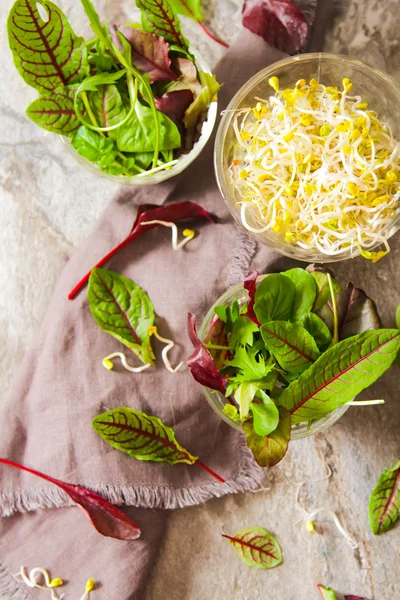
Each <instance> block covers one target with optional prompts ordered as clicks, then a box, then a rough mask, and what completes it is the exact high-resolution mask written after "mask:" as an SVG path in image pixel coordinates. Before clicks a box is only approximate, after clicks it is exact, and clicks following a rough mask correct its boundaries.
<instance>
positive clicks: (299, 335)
mask: <svg viewBox="0 0 400 600" xmlns="http://www.w3.org/2000/svg"><path fill="white" fill-rule="evenodd" d="M261 335H262V338H263V340H264V343H265V345H266V347H267V348H268V350H269V351H270V353H271V354H272V356H273V357H274V358H275V359H276V360H277V361H278V363H279V364H280V366H281V367H282V369H285V371H288V373H300V372H301V371H304V370H305V369H307V368H308V367H310V366H311V365H312V364H313V363H314V362H315V361H316V360H317V358H318V357H319V356H320V351H319V350H318V347H317V344H316V343H315V340H314V338H313V337H312V335H310V334H309V333H308V331H307V330H306V329H304V328H303V327H301V326H300V325H295V324H293V323H288V322H287V321H270V322H269V323H266V324H265V325H263V326H262V327H261Z"/></svg>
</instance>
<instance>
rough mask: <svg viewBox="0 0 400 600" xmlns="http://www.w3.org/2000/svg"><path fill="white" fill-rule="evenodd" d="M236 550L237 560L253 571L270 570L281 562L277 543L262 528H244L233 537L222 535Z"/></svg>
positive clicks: (280, 553) (279, 548)
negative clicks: (252, 568)
mask: <svg viewBox="0 0 400 600" xmlns="http://www.w3.org/2000/svg"><path fill="white" fill-rule="evenodd" d="M222 537H224V538H226V539H227V540H229V543H230V544H231V546H233V548H234V549H235V550H236V552H237V555H238V556H239V558H240V559H241V560H242V561H243V562H244V563H245V564H246V565H248V566H249V567H254V568H255V569H272V568H273V567H277V566H278V565H280V564H281V562H282V550H281V547H280V545H279V543H278V541H277V540H276V539H275V538H274V536H273V535H271V534H270V533H269V532H268V531H267V530H266V529H263V528H262V527H246V528H245V529H241V530H240V531H238V532H237V533H236V534H235V535H234V536H230V535H226V534H224V533H223V534H222Z"/></svg>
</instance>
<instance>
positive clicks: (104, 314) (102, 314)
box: [88, 132, 154, 364]
mask: <svg viewBox="0 0 400 600" xmlns="http://www.w3.org/2000/svg"><path fill="white" fill-rule="evenodd" d="M92 133H93V132H92ZM88 300H89V306H90V310H91V313H92V315H93V318H94V320H95V321H96V323H97V325H98V326H99V327H100V329H103V330H104V331H106V332H107V333H109V334H110V335H112V336H113V337H115V338H116V339H117V340H118V341H120V342H122V344H124V345H125V346H127V347H128V348H129V349H130V350H132V352H133V353H134V354H136V356H137V357H138V358H139V359H140V360H141V361H142V362H143V363H145V364H153V361H154V354H153V350H152V348H151V343H150V334H149V327H151V326H152V325H153V324H154V308H153V304H152V303H151V300H150V298H149V297H148V295H147V294H146V292H144V291H143V290H142V288H141V287H139V286H138V285H137V284H136V283H134V282H133V281H131V280H130V279H128V278H127V277H123V276H122V275H118V273H114V271H109V270H107V269H100V268H94V269H93V270H92V273H91V275H90V279H89V288H88Z"/></svg>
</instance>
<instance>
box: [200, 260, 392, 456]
mask: <svg viewBox="0 0 400 600" xmlns="http://www.w3.org/2000/svg"><path fill="white" fill-rule="evenodd" d="M257 275H258V274H257V273H253V274H251V275H250V276H249V277H248V278H247V279H246V281H245V282H244V286H245V289H247V291H248V294H249V301H248V302H245V303H244V304H242V305H240V304H239V302H238V301H237V300H235V301H234V302H233V303H232V304H231V305H230V306H217V307H215V318H214V319H213V320H212V321H211V326H210V328H209V331H208V332H207V335H206V336H205V339H204V341H201V340H200V339H199V338H198V336H197V334H196V319H195V317H194V315H190V316H189V323H188V328H189V335H190V337H191V340H192V342H193V345H194V346H195V352H194V354H193V355H192V356H191V357H190V359H189V368H190V370H191V373H192V375H193V377H194V378H195V379H196V380H197V381H198V382H199V383H201V384H202V385H205V386H207V387H209V388H211V389H214V390H217V391H219V392H220V393H224V394H225V396H226V398H227V404H226V405H225V408H224V412H225V413H226V415H227V416H229V417H230V418H231V419H232V420H234V421H238V422H239V421H240V422H241V424H242V427H243V430H244V433H245V435H246V440H247V445H248V446H249V448H251V450H252V452H253V454H254V457H255V459H256V461H257V462H258V464H259V465H260V466H263V467H271V466H273V465H275V464H277V463H278V462H279V461H280V460H282V458H283V457H284V455H285V453H286V451H287V448H288V444H289V441H290V434H291V428H292V427H293V426H298V425H300V424H302V423H307V424H308V425H309V426H310V425H311V424H312V423H313V422H314V421H316V420H318V419H321V418H322V417H324V416H325V415H327V414H329V413H331V412H332V411H334V410H335V409H336V408H338V407H339V406H341V405H343V404H345V403H347V402H350V401H352V400H353V399H354V397H355V396H357V394H359V393H360V392H361V391H362V390H363V389H365V388H367V387H368V386H370V385H371V384H372V383H373V382H374V381H376V379H378V378H379V377H380V376H381V375H382V374H383V373H384V372H385V371H386V370H387V369H388V368H389V367H390V365H391V364H392V362H393V361H394V359H395V357H396V355H397V352H398V350H399V347H400V331H399V330H397V329H383V328H382V324H381V320H380V318H379V315H378V312H377V309H376V306H375V303H374V302H373V301H372V300H371V299H370V298H368V296H367V295H366V294H365V292H363V291H362V290H360V289H358V288H356V287H355V286H353V284H351V283H349V284H348V286H347V287H346V289H343V288H342V287H341V285H340V284H339V282H338V281H337V280H336V279H335V278H334V276H333V274H332V273H330V272H329V271H326V270H324V269H322V268H319V267H315V266H311V267H309V268H308V269H307V270H304V269H301V268H295V269H291V270H290V271H286V272H283V273H274V274H271V275H268V276H266V277H264V278H263V279H262V280H261V281H259V282H258V285H256V281H257ZM221 328H222V329H221Z"/></svg>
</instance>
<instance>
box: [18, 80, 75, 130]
mask: <svg viewBox="0 0 400 600" xmlns="http://www.w3.org/2000/svg"><path fill="white" fill-rule="evenodd" d="M74 94H75V90H74V89H71V88H67V87H66V88H60V89H58V90H55V91H54V92H48V93H47V94H43V95H42V96H40V97H39V98H37V99H36V100H34V101H33V102H32V103H31V104H30V105H29V106H28V108H27V110H26V114H27V115H28V117H29V118H30V119H31V121H33V122H34V123H36V125H39V127H42V128H43V129H46V130H47V131H51V132H52V133H59V134H61V135H65V136H68V137H70V136H72V135H73V134H74V133H75V131H76V130H77V129H78V128H79V126H80V124H81V123H80V121H79V119H78V117H77V116H76V113H75V109H74Z"/></svg>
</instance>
